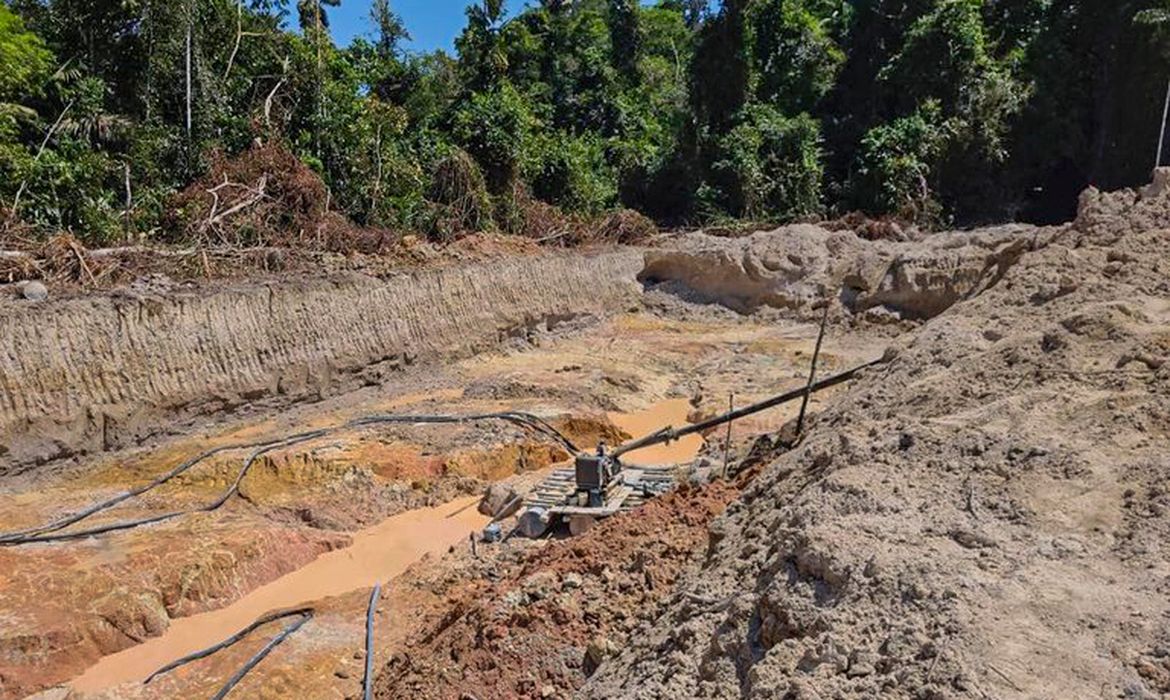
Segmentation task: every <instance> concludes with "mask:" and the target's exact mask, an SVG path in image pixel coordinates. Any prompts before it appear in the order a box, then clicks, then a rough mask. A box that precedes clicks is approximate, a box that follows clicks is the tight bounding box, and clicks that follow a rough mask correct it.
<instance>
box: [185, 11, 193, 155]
mask: <svg viewBox="0 0 1170 700" xmlns="http://www.w3.org/2000/svg"><path fill="white" fill-rule="evenodd" d="M192 22H193V18H192V17H191V4H190V2H188V3H187V66H186V80H187V142H188V143H190V141H191V33H192Z"/></svg>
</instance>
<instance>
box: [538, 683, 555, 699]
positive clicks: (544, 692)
mask: <svg viewBox="0 0 1170 700" xmlns="http://www.w3.org/2000/svg"><path fill="white" fill-rule="evenodd" d="M556 694H557V689H556V688H554V687H552V686H551V685H546V686H544V687H542V688H541V689H540V697H542V698H551V697H552V696H554V695H556Z"/></svg>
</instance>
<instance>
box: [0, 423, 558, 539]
mask: <svg viewBox="0 0 1170 700" xmlns="http://www.w3.org/2000/svg"><path fill="white" fill-rule="evenodd" d="M486 420H502V421H505V422H508V423H512V424H514V425H518V426H520V427H524V428H528V429H529V430H532V431H533V432H535V433H536V434H538V435H541V436H543V437H545V438H547V439H549V440H552V441H553V442H556V443H558V444H559V445H560V446H562V447H564V448H565V449H566V450H568V451H569V452H570V454H575V453H576V452H578V451H579V450H578V448H577V447H576V445H574V444H573V442H572V441H571V440H569V438H568V437H566V436H565V435H564V434H563V433H561V432H560V431H558V430H557V429H556V428H554V427H553V426H551V425H549V424H548V423H547V422H546V421H544V420H543V419H541V418H539V417H537V416H534V415H532V414H529V413H522V412H518V411H503V412H498V413H481V414H473V415H467V416H456V415H430V414H424V415H395V414H374V415H370V416H363V417H360V418H355V419H353V420H350V421H348V422H346V423H343V424H341V425H339V426H334V427H331V428H321V429H319V430H311V431H307V432H302V433H295V434H293V435H289V436H285V437H282V438H275V439H269V440H263V441H259V442H253V443H238V444H232V445H224V446H221V447H216V448H213V449H210V450H207V451H205V452H202V453H200V454H199V455H197V456H195V457H193V458H191V459H188V460H187V461H185V462H183V463H181V464H179V465H178V466H177V467H175V468H174V469H172V470H170V471H169V472H167V473H165V474H163V475H161V476H159V477H157V478H155V479H154V480H152V481H150V482H149V483H147V484H145V485H143V486H139V487H137V488H134V489H131V490H129V491H127V492H125V493H121V494H119V495H117V496H114V497H113V498H110V499H107V500H105V501H101V502H99V503H96V504H94V505H91V506H89V507H86V508H84V509H82V510H80V511H78V512H77V513H74V514H72V515H68V516H65V517H63V518H60V519H58V520H55V521H53V522H50V523H47V524H45V525H40V526H37V527H32V528H28V529H25V530H19V531H15V532H8V533H3V534H0V546H15V545H24V544H34V543H46V542H63V541H67V540H74V539H81V538H85V537H92V536H94V535H100V534H105V533H108V532H115V531H119V530H128V529H131V528H135V527H140V526H143V525H152V524H155V523H160V522H164V521H167V520H172V519H174V518H177V517H179V516H182V515H187V514H190V513H200V512H211V511H213V510H217V509H218V508H220V507H221V506H223V505H224V504H225V503H227V501H228V499H230V498H231V497H232V496H234V495H235V494H237V493H239V490H240V484H241V483H242V482H243V480H244V477H246V476H247V475H248V472H249V471H250V470H251V468H252V465H253V464H254V463H255V462H256V460H257V459H258V458H259V457H260V456H261V455H263V454H266V453H268V452H271V451H273V450H277V449H280V448H282V447H291V446H293V445H296V444H299V443H302V442H306V441H308V440H314V439H317V438H320V437H324V436H326V435H330V434H333V433H336V432H340V431H343V430H352V429H356V428H362V427H368V426H371V425H384V424H453V423H467V422H473V421H486ZM248 448H254V450H253V452H252V453H251V454H249V455H248V457H247V458H246V459H245V460H244V463H243V466H241V468H240V470H239V472H238V473H237V474H236V478H235V480H234V481H233V482H232V485H231V486H230V487H229V488H228V489H227V490H225V491H224V492H223V493H222V494H220V496H219V497H218V498H216V499H215V500H213V501H211V502H210V503H208V504H206V505H203V506H200V507H198V508H193V509H189V510H178V511H171V512H168V513H162V514H159V515H152V516H148V517H145V518H137V519H133V520H122V521H117V522H113V523H107V524H105V525H98V526H95V527H92V528H88V529H84V530H76V531H73V532H60V530H63V529H65V528H67V527H69V526H70V525H75V524H77V523H79V522H81V521H82V520H85V519H87V518H90V517H92V516H94V515H96V514H98V513H100V512H102V511H105V510H108V509H110V508H113V507H114V506H116V505H119V504H121V503H124V502H125V501H128V500H130V499H131V498H136V497H138V496H141V495H142V494H144V493H147V492H148V491H151V490H153V489H155V488H158V487H159V486H162V485H163V484H165V483H167V482H168V481H170V480H171V479H174V478H175V477H177V476H179V475H181V474H183V473H184V472H187V471H188V470H190V469H191V468H193V467H195V466H196V465H197V464H199V463H201V462H203V461H204V460H206V459H208V458H210V457H213V456H215V455H217V454H220V453H221V452H228V451H232V450H240V449H248Z"/></svg>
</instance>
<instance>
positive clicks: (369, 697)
mask: <svg viewBox="0 0 1170 700" xmlns="http://www.w3.org/2000/svg"><path fill="white" fill-rule="evenodd" d="M381 595H382V584H380V583H379V584H376V585H375V586H374V590H373V591H371V592H370V605H369V607H367V608H366V674H365V676H364V677H363V680H362V687H363V688H364V690H365V693H364V697H365V700H373V697H374V610H376V609H377V608H378V597H379V596H381Z"/></svg>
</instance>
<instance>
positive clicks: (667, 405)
mask: <svg viewBox="0 0 1170 700" xmlns="http://www.w3.org/2000/svg"><path fill="white" fill-rule="evenodd" d="M690 411H691V404H690V402H689V401H687V400H686V399H668V400H666V401H662V402H661V403H657V404H655V405H653V406H651V407H650V408H649V409H647V410H645V411H640V412H638V413H611V414H609V419H610V420H611V421H613V422H614V425H616V426H617V427H619V428H621V429H622V430H624V431H626V432H627V433H629V434H630V435H632V436H633V437H635V438H640V437H642V436H643V435H648V434H649V433H652V432H654V431H656V430H661V429H662V428H665V427H666V426H668V425H669V426H672V427H675V428H681V427H682V426H684V425H687V424H688V423H689V422H690V421H688V420H687V414H688V413H690ZM702 446H703V436H702V435H697V434H696V435H687V436H686V437H684V438H682V439H681V440H675V441H674V442H672V443H670V444H667V445H653V446H651V447H643V448H642V449H640V450H634V451H633V452H629V453H627V454H626V456H624V457H623V458H622V461H623V462H625V463H627V464H678V463H681V462H689V461H691V460H692V459H694V458H695V455H696V454H698V453H699V449H700V448H701V447H702Z"/></svg>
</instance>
